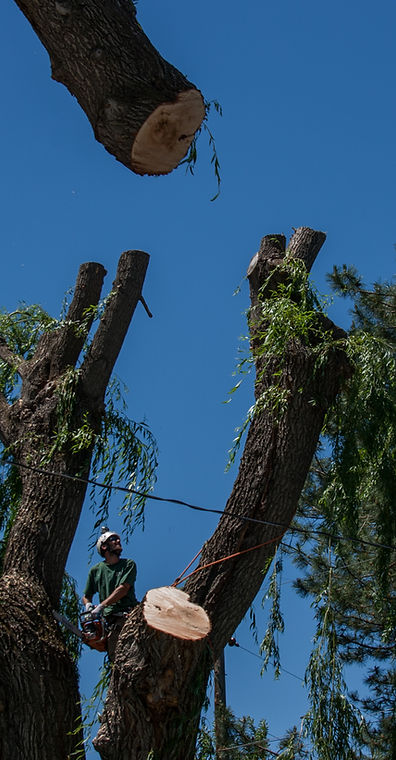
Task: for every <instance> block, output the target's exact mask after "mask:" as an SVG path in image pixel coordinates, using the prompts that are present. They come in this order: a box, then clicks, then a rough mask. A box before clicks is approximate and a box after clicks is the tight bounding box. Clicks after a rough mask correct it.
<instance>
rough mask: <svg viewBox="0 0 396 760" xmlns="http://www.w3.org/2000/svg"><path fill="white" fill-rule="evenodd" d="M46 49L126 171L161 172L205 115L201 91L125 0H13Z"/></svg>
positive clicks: (169, 166)
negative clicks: (154, 42) (170, 60)
mask: <svg viewBox="0 0 396 760" xmlns="http://www.w3.org/2000/svg"><path fill="white" fill-rule="evenodd" d="M16 2H17V4H18V5H19V7H20V9H21V10H22V12H23V13H24V14H25V16H26V17H27V19H28V20H29V21H30V23H31V25H32V27H33V29H34V30H35V32H36V33H37V35H38V36H39V38H40V40H41V42H42V43H43V45H44V47H45V48H46V49H47V51H48V54H49V56H50V60H51V68H52V77H53V79H56V80H57V81H58V82H61V83H62V84H64V85H65V86H66V87H67V88H68V90H69V91H70V92H71V94H72V95H74V96H75V97H76V98H77V100H78V102H79V104H80V106H81V108H82V109H83V110H84V111H85V113H86V115H87V117H88V119H89V121H90V122H91V125H92V128H93V130H94V133H95V137H96V139H97V140H99V142H101V143H102V144H103V145H104V147H105V148H106V150H108V151H109V152H110V153H112V154H113V155H114V156H115V157H116V158H117V159H118V161H121V163H123V164H124V165H125V166H127V167H128V169H132V170H133V171H134V172H136V173H138V174H167V173H168V172H170V171H172V169H174V168H175V167H176V166H177V165H178V164H179V162H180V161H181V159H182V158H183V157H184V156H185V155H186V153H187V150H188V148H189V146H190V144H191V142H192V140H193V137H194V134H195V132H196V131H197V129H198V128H199V127H200V124H201V122H202V120H203V118H204V116H205V107H204V101H203V97H202V95H201V93H200V92H199V91H198V90H197V89H196V88H195V87H194V85H193V84H191V82H189V81H188V80H187V79H186V78H185V77H184V76H183V74H181V73H180V72H179V71H178V70H177V69H175V68H174V67H173V66H172V65H171V64H170V63H168V62H167V61H165V60H164V59H163V58H162V57H161V56H160V54H159V53H158V51H157V50H156V49H155V48H154V47H153V45H152V44H151V42H150V41H149V39H148V38H147V37H146V35H145V34H144V32H143V29H142V27H141V26H140V24H139V23H138V21H137V19H136V10H135V6H134V4H133V2H131V0H104V2H100V3H99V2H97V0H85V2H84V3H79V2H75V0H57V2H54V0H41V1H40V2H39V3H38V2H37V1H36V0H16Z"/></svg>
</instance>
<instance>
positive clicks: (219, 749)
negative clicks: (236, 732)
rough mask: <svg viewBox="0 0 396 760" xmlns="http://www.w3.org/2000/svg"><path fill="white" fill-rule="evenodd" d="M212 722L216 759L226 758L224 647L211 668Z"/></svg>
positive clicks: (224, 759) (223, 759)
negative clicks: (212, 689)
mask: <svg viewBox="0 0 396 760" xmlns="http://www.w3.org/2000/svg"><path fill="white" fill-rule="evenodd" d="M213 680H214V723H215V736H216V760H228V757H227V755H228V753H227V752H226V751H225V750H224V747H225V746H226V745H227V744H228V741H227V739H228V735H227V733H228V732H227V721H226V707H227V702H226V678H225V657H224V649H222V650H221V652H220V654H219V656H218V658H217V660H216V662H215V664H214V668H213Z"/></svg>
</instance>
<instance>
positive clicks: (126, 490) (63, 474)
mask: <svg viewBox="0 0 396 760" xmlns="http://www.w3.org/2000/svg"><path fill="white" fill-rule="evenodd" d="M3 464H9V465H12V466H14V467H22V468H23V469H25V470H31V471H32V472H37V473H39V474H41V475H53V476H54V477H57V478H65V479H66V480H74V481H76V482H78V483H86V484H88V485H92V486H97V487H98V488H105V489H107V490H108V491H122V492H124V493H129V494H135V495H137V496H140V497H143V498H145V499H151V500H152V501H161V502H167V503H168V504H177V505H178V506H181V507H187V508H188V509H194V510H195V511H197V512H210V513H212V514H216V515H223V516H224V517H234V518H236V519H237V520H241V521H243V522H250V523H255V524H256V525H268V526H270V527H272V528H288V529H289V530H290V531H292V532H295V533H303V534H304V535H315V536H325V537H326V538H330V539H333V540H336V541H350V542H351V543H355V544H362V545H364V546H371V547H373V548H375V549H388V550H390V551H396V546H392V545H391V544H382V543H379V542H374V541H365V540H364V539H362V538H354V537H353V536H340V535H337V534H333V533H329V532H328V531H326V530H308V529H305V528H297V527H296V526H293V525H288V524H287V523H282V522H274V521H271V520H259V519H258V518H255V517H246V516H245V515H240V514H238V512H232V511H231V510H227V512H226V511H225V510H223V509H215V508H214V507H200V506H198V505H197V504H190V503H189V502H188V501H182V500H181V499H172V498H168V497H165V496H154V494H150V493H144V492H142V491H138V490H137V489H134V488H127V487H125V486H113V485H108V484H107V483H99V482H98V481H96V480H92V479H91V478H81V477H80V476H79V475H69V474H68V473H66V472H54V471H53V470H44V469H42V468H41V467H34V466H33V465H29V464H22V462H18V461H14V462H12V461H11V460H9V459H3Z"/></svg>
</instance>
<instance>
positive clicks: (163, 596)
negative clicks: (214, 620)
mask: <svg viewBox="0 0 396 760" xmlns="http://www.w3.org/2000/svg"><path fill="white" fill-rule="evenodd" d="M189 599H190V597H189V595H188V594H186V593H185V592H184V591H180V590H179V589H177V588H174V587H173V586H162V587H161V588H153V589H151V590H150V591H148V592H147V594H146V598H145V600H144V605H143V616H144V618H145V620H146V623H147V625H149V626H150V627H151V628H155V629H156V630H157V631H162V633H169V634H170V635H171V636H176V638H178V639H186V640H189V641H198V639H204V638H205V636H207V635H208V633H210V630H211V627H212V626H211V623H210V620H209V618H208V616H207V614H206V612H205V610H204V609H203V608H202V607H199V605H198V604H193V603H192V602H190V601H189Z"/></svg>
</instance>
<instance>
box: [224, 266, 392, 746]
mask: <svg viewBox="0 0 396 760" xmlns="http://www.w3.org/2000/svg"><path fill="white" fill-rule="evenodd" d="M291 266H292V268H290V262H288V261H287V260H286V262H285V264H284V265H282V267H281V270H283V271H280V270H279V269H278V270H275V272H274V273H272V275H271V277H270V278H269V279H268V280H267V282H266V283H265V285H264V287H263V289H262V292H261V298H260V302H259V308H258V309H256V311H254V312H253V313H252V314H251V315H250V320H251V325H252V327H253V333H254V341H253V346H254V351H253V354H252V355H250V356H249V357H244V358H243V360H242V362H241V373H242V374H244V373H246V371H248V370H249V369H250V368H251V367H252V366H254V365H255V364H256V363H257V366H258V380H259V381H260V380H261V381H262V380H263V377H264V375H265V374H266V375H267V377H268V378H269V380H267V385H266V387H265V393H264V395H261V396H260V397H259V398H258V399H257V401H256V404H255V405H254V407H252V408H251V409H250V410H249V413H248V416H247V420H246V421H245V423H244V425H243V426H242V428H241V430H240V431H238V433H241V432H244V430H245V429H246V428H247V426H248V423H249V421H250V420H251V419H252V418H253V416H254V415H255V414H257V413H260V412H261V411H262V410H263V409H266V411H267V413H270V414H273V419H274V423H275V424H276V423H277V421H279V420H280V419H281V418H282V414H284V411H285V408H286V406H287V398H283V397H282V396H281V395H280V393H279V392H280V391H281V390H283V388H282V369H283V362H284V356H285V355H286V352H287V351H288V350H290V348H292V347H293V345H295V344H296V343H297V342H298V343H299V345H302V346H304V347H306V348H308V349H309V351H310V352H311V355H312V356H313V358H314V372H320V371H323V369H324V368H325V366H326V361H327V356H328V352H329V351H330V350H333V349H334V348H337V347H342V348H343V349H344V350H345V351H346V353H347V356H348V358H349V361H350V364H351V366H352V368H353V373H352V375H351V377H350V378H349V379H348V381H347V382H345V384H344V386H343V388H342V392H341V393H340V394H339V395H338V397H337V399H336V401H335V402H334V404H333V406H332V407H331V409H329V411H328V413H327V417H326V420H325V425H324V429H323V434H322V439H321V442H320V444H319V447H318V450H317V454H316V457H315V459H314V462H313V464H312V468H311V472H310V474H309V477H308V479H307V483H306V486H305V489H304V493H303V495H302V499H301V503H300V509H299V517H298V520H297V522H296V523H295V525H296V527H298V528H299V529H300V531H301V530H302V531H303V533H299V534H298V535H299V538H298V540H297V541H296V539H295V540H294V541H295V542H294V546H293V547H292V548H291V549H289V550H288V551H290V552H291V553H292V555H293V556H294V559H295V562H296V564H297V566H298V567H299V569H300V570H302V571H303V572H304V576H303V577H300V578H299V579H298V581H297V582H296V587H297V590H298V591H299V593H301V594H302V595H304V596H309V597H310V598H312V603H313V606H314V609H315V612H316V618H317V632H316V636H315V642H314V647H313V651H312V654H311V658H310V662H309V666H308V669H307V674H306V684H307V686H308V691H309V701H310V708H309V711H308V713H307V715H306V716H305V719H304V722H303V732H302V733H301V732H300V733H297V731H296V729H293V731H292V732H290V733H289V735H288V736H286V737H285V739H284V740H282V743H281V745H280V750H281V754H280V757H282V760H283V759H284V760H294V758H309V760H314V758H315V760H316V759H319V760H330V758H331V760H333V758H337V760H352V759H353V760H358V758H362V759H363V758H367V759H368V758H370V760H389V758H392V760H393V758H396V732H395V729H394V726H395V725H396V721H395V715H396V690H395V682H396V681H395V678H396V675H395V669H394V656H395V643H394V642H395V637H394V632H395V629H396V605H395V596H394V587H395V566H396V563H395V552H394V550H393V551H392V549H390V548H387V547H392V546H393V547H394V546H395V544H396V510H395V506H394V503H395V502H394V494H395V493H396V461H395V456H396V322H395V314H396V282H395V281H394V280H392V281H391V282H388V283H384V284H379V283H375V284H374V286H373V287H372V289H371V290H367V289H366V288H365V286H364V284H363V282H362V278H361V277H360V275H359V274H358V273H357V272H356V270H353V269H351V268H350V269H348V268H346V267H343V268H342V269H339V270H338V269H335V270H334V272H333V274H332V275H331V277H330V282H331V285H332V287H333V288H334V290H335V291H336V292H337V293H339V294H341V295H342V296H348V297H350V298H352V299H353V307H352V316H353V321H352V325H351V328H350V331H349V335H348V336H347V338H346V339H345V340H343V341H341V342H340V341H334V339H333V337H332V336H331V335H330V334H329V333H327V332H326V330H324V329H323V327H322V324H324V323H323V321H322V322H321V321H320V320H318V319H317V317H316V312H317V311H318V310H319V311H323V310H324V309H325V307H326V303H327V301H328V299H321V298H320V297H319V296H318V295H317V293H316V292H315V291H314V289H312V287H311V285H310V283H309V280H308V277H307V275H306V272H304V270H303V269H300V266H301V265H300V264H298V263H297V264H294V263H293V264H292V265H291ZM293 267H295V268H293ZM257 311H258V312H259V314H258V315H257ZM253 319H254V322H253ZM237 387H239V383H237V384H236V386H235V387H234V389H233V391H234V390H236V389H237ZM258 387H260V386H258ZM304 390H305V392H306V390H307V389H304ZM278 394H279V395H278ZM312 403H315V399H314V398H313V399H312ZM240 438H241V435H239V437H237V439H236V443H237V445H239V444H240ZM234 447H235V442H234ZM312 530H315V531H317V533H316V535H313V534H312V532H311V531H312ZM304 531H306V533H305V534H304ZM329 535H330V536H332V538H331V542H330V547H329ZM359 540H362V541H365V542H366V543H360V542H359ZM284 550H285V549H284ZM274 573H275V576H274V575H273V577H272V581H271V583H272V587H271V593H269V594H268V595H267V597H268V596H272V599H273V607H272V612H270V618H269V623H268V628H267V632H266V635H265V637H264V641H263V644H262V652H265V653H266V654H265V658H266V659H265V665H268V663H269V662H270V660H271V657H272V661H273V663H274V665H275V668H278V669H279V648H278V636H279V633H280V631H281V630H282V622H283V621H282V619H281V616H280V617H278V616H279V584H278V583H276V582H275V583H274V580H273V579H274V577H276V569H275V570H274ZM350 663H362V664H365V665H366V666H367V675H366V678H365V683H366V686H367V687H368V688H369V690H370V691H369V696H368V697H366V696H365V697H361V696H360V695H359V694H358V693H356V694H352V695H350V694H348V690H347V687H346V682H345V677H344V668H345V666H346V665H348V664H350ZM373 663H374V665H373ZM358 708H360V710H363V712H364V715H365V720H363V719H362V717H361V713H360V711H359V709H358ZM366 753H367V754H366Z"/></svg>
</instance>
